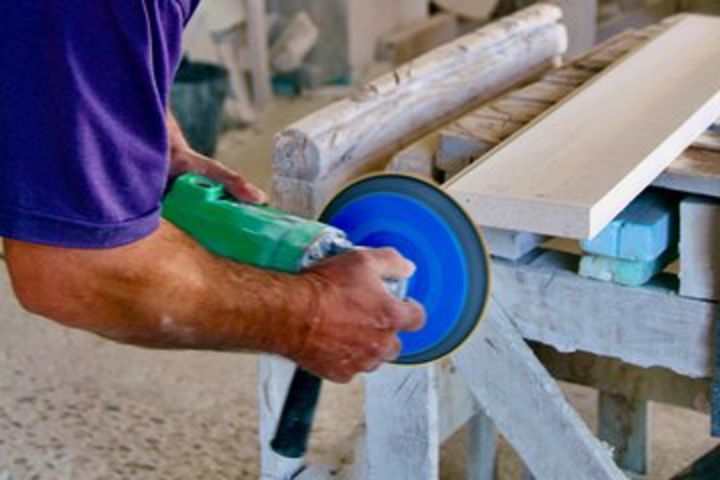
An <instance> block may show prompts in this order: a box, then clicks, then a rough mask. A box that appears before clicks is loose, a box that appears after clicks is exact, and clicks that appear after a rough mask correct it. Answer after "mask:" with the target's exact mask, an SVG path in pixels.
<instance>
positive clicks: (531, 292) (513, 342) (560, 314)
mask: <svg viewBox="0 0 720 480" xmlns="http://www.w3.org/2000/svg"><path fill="white" fill-rule="evenodd" d="M662 28H663V27H661V26H660V27H653V28H650V29H648V30H645V31H642V32H631V33H628V34H624V35H621V36H619V37H617V38H616V39H615V40H614V41H611V42H610V43H609V44H608V45H606V46H605V47H603V48H601V49H599V50H597V51H595V52H592V53H591V54H590V55H588V56H586V57H584V58H583V59H580V60H579V61H576V62H573V64H570V65H568V66H566V67H563V68H560V69H558V70H555V71H551V72H550V73H548V74H547V75H546V76H544V77H543V78H542V79H541V80H539V81H538V82H536V83H534V84H532V85H530V86H528V87H524V88H523V89H520V90H517V91H516V92H511V93H508V94H507V95H506V96H504V97H502V98H501V99H499V100H495V101H493V102H489V103H488V104H487V110H485V112H483V111H482V109H479V110H477V112H479V114H478V115H476V118H480V121H479V124H481V125H483V126H485V127H487V128H486V130H485V131H483V132H482V134H481V135H477V134H474V135H471V136H470V138H469V140H470V141H471V143H472V142H475V143H472V146H473V148H480V149H481V151H479V152H478V151H472V154H470V155H468V154H467V152H468V150H467V145H468V143H467V142H466V143H463V145H462V146H463V149H461V150H462V152H463V153H464V154H465V158H462V157H460V158H450V159H449V161H448V157H447V155H445V157H444V158H443V160H445V163H442V164H441V165H430V166H428V165H420V166H419V168H417V170H416V171H417V172H428V173H433V174H435V175H437V172H438V170H439V171H440V173H441V174H442V175H443V176H447V177H449V176H452V175H453V174H455V173H457V171H458V170H460V169H461V168H463V167H464V166H465V165H467V163H465V162H469V161H470V160H471V159H472V158H477V157H479V156H480V155H481V154H482V153H484V151H482V149H486V150H489V149H491V148H493V147H494V146H497V145H498V144H499V143H501V142H503V141H504V140H505V139H507V138H508V137H509V136H510V135H512V133H514V131H515V130H517V129H519V128H522V127H523V126H524V125H526V124H528V123H529V122H530V121H531V120H532V118H534V116H536V115H539V114H540V113H542V111H543V110H544V109H547V108H550V107H551V106H552V105H553V103H554V102H556V101H559V100H560V99H561V98H562V96H563V95H567V94H569V93H570V92H572V90H573V89H574V88H577V87H578V86H579V85H581V84H582V83H583V82H585V81H587V80H589V79H590V78H592V76H593V75H595V74H597V73H598V72H600V71H602V70H603V69H604V68H606V67H607V66H609V65H611V64H612V63H613V62H614V61H616V60H617V59H618V58H619V57H621V56H622V55H624V54H625V53H627V52H629V51H631V50H632V49H633V48H635V47H636V46H637V45H638V44H639V43H641V42H643V41H646V40H647V39H648V38H651V37H652V36H653V35H654V34H656V33H657V32H658V31H660V30H662ZM529 92H531V93H532V94H534V95H536V94H542V95H545V94H548V92H550V95H551V96H555V97H557V98H555V99H554V100H553V101H545V100H542V99H541V101H540V103H541V104H544V106H543V108H537V103H538V102H537V99H532V98H530V99H528V93H529ZM538 92H540V93H538ZM558 92H561V93H562V94H559V93H558ZM513 94H517V96H516V99H524V100H525V101H527V102H526V104H527V103H529V104H534V106H533V107H532V108H533V112H532V113H528V110H527V109H522V108H521V109H520V111H505V110H502V109H498V108H497V104H495V102H498V101H502V100H503V99H507V98H508V96H509V97H510V98H512V95H513ZM511 103H512V102H511ZM520 103H522V102H519V103H518V102H515V103H514V104H515V105H518V104H520ZM506 104H507V102H506ZM484 113H489V115H487V116H486V117H483V115H484ZM498 113H500V115H498ZM470 115H473V114H470ZM460 122H462V119H461V120H460ZM452 127H453V126H452V125H451V126H450V127H448V128H450V130H452ZM460 130H461V131H462V133H463V134H465V133H467V129H462V128H461V129H460ZM476 133H477V132H476ZM442 134H443V131H442V130H441V131H440V132H437V133H434V134H431V135H429V136H427V137H425V138H424V139H423V142H424V145H432V148H439V146H440V144H441V142H438V141H436V140H432V138H431V137H432V135H442ZM429 138H430V140H432V141H428V139H429ZM466 140H467V139H466ZM423 148H424V147H423ZM486 150H485V151H486ZM437 153H438V152H433V154H432V155H430V156H426V157H423V158H430V159H431V161H435V160H436V159H439V158H441V156H440V155H439V154H437ZM445 153H447V152H445ZM421 157H422V155H421ZM408 158H410V157H408ZM409 163H413V162H412V161H410V162H409ZM414 166H415V167H418V164H417V163H415V164H414ZM401 167H402V166H401ZM393 168H398V164H397V163H396V162H394V164H393ZM400 169H402V170H413V168H400ZM655 185H656V186H659V187H663V188H669V189H673V190H676V191H682V192H689V193H695V194H702V195H711V196H716V197H720V153H717V152H709V151H707V150H701V149H696V148H691V149H689V150H688V151H686V152H685V153H684V154H683V155H682V156H681V157H680V158H678V160H676V162H674V163H673V165H672V166H671V167H670V168H669V169H668V170H667V171H666V172H665V173H664V174H663V175H662V176H661V177H659V178H658V180H657V181H656V182H655ZM577 261H578V257H577V256H575V255H572V254H567V253H560V252H555V251H545V250H543V249H537V250H535V251H533V252H530V253H529V254H527V255H524V256H522V257H521V258H519V259H517V260H503V259H499V258H496V259H494V261H493V274H494V280H493V282H494V284H493V295H492V300H491V302H490V306H489V309H488V312H487V315H486V317H485V319H484V321H483V322H482V325H481V327H480V328H479V330H478V331H477V332H476V334H475V335H474V336H473V338H472V339H471V340H470V341H469V342H468V343H467V344H466V345H465V346H464V347H463V348H462V349H460V350H459V351H458V352H457V353H456V354H455V355H454V356H453V357H452V358H451V359H449V360H447V361H443V362H439V363H437V364H433V365H429V366H426V367H422V368H413V369H407V368H398V367H394V366H385V367H383V368H382V369H381V370H380V371H379V372H377V373H376V374H373V375H370V376H368V377H367V380H366V431H365V433H364V436H363V438H361V439H360V442H359V445H360V448H359V451H358V454H357V455H358V457H357V458H356V465H355V466H354V468H352V469H351V472H346V473H348V475H349V476H350V477H352V478H358V479H359V478H371V479H387V478H393V479H413V480H415V479H419V480H424V479H428V480H429V479H436V478H438V475H439V450H440V445H441V444H442V442H443V441H444V440H445V439H447V438H448V437H449V436H450V435H452V434H453V433H454V432H455V431H457V429H458V428H460V427H461V426H463V425H465V424H466V423H468V422H470V425H471V435H470V445H469V448H470V451H471V452H472V455H470V461H469V462H470V463H469V470H468V471H469V478H472V479H474V480H490V479H492V478H493V472H494V457H495V431H496V429H497V430H498V431H499V432H500V433H502V434H503V436H504V437H505V438H506V439H507V440H508V441H509V442H510V444H511V445H512V446H513V447H514V448H515V450H516V451H517V452H518V453H519V455H520V456H521V458H522V460H523V462H524V463H525V464H526V466H527V468H528V470H529V471H531V472H532V474H533V475H535V476H536V477H537V478H541V479H552V480H562V479H568V480H577V479H586V478H587V479H593V480H595V479H597V480H603V479H621V478H626V474H625V473H624V472H623V470H629V471H634V472H638V473H642V472H644V471H645V470H646V469H647V467H648V464H649V453H648V452H649V449H648V441H647V437H646V429H647V422H648V410H647V402H648V401H659V402H664V403H670V404H675V405H680V406H683V407H688V408H694V409H698V410H701V411H706V410H707V408H708V403H709V401H708V393H709V378H710V377H711V375H712V374H713V363H714V362H713V357H712V355H713V348H712V344H711V341H712V338H713V334H712V332H713V328H714V327H713V324H714V321H715V319H716V318H717V315H718V304H717V303H716V302H712V301H706V300H697V299H691V298H685V297H682V296H679V295H678V294H677V279H676V278H673V277H672V276H661V277H659V278H657V279H656V280H655V281H653V283H651V284H650V285H646V286H643V287H636V288H630V287H623V286H620V285H616V284H612V283H606V282H598V281H594V280H589V279H585V278H581V277H579V276H578V275H576V273H575V272H576V271H577ZM528 342H530V343H529V344H528ZM560 352H565V353H560ZM290 372H291V370H290V368H289V367H288V366H287V365H285V364H283V363H282V362H278V361H271V360H266V361H264V362H263V364H262V366H261V371H260V389H261V392H260V393H261V399H262V401H263V402H264V407H266V408H265V409H264V414H265V418H264V421H263V422H262V423H261V434H262V436H264V439H267V438H269V436H270V435H271V434H272V433H271V432H272V428H273V426H274V421H273V416H276V415H277V412H276V411H275V412H273V408H274V409H277V405H279V403H281V402H282V398H283V395H284V388H285V385H286V384H287V380H288V378H289V374H290ZM555 379H561V380H567V381H572V382H576V383H581V384H586V385H591V386H594V387H596V388H598V389H599V390H600V391H601V395H600V418H601V425H600V429H599V436H600V437H601V439H602V440H603V441H604V442H601V441H599V440H598V438H596V437H595V436H594V435H593V434H592V433H591V432H590V430H589V428H588V427H587V426H586V425H585V423H584V422H583V421H582V420H581V419H580V417H579V416H578V415H577V413H576V412H575V411H574V410H573V409H572V407H571V406H570V405H569V404H568V403H567V401H566V399H565V398H564V396H563V394H562V392H561V391H560V389H559V387H558V386H557V384H556V381H555ZM261 407H263V405H261ZM549 439H551V441H550V440H549ZM605 442H606V443H605ZM608 444H610V445H612V446H613V447H614V450H615V454H614V455H613V453H612V452H611V450H610V448H608ZM616 462H617V463H616ZM298 465H299V464H297V463H296V464H282V462H280V461H279V459H277V458H276V457H273V456H272V454H271V453H270V452H268V451H267V449H265V451H264V467H263V468H264V472H266V473H268V474H269V475H275V474H276V472H282V471H285V472H289V471H293V469H297V467H298ZM306 475H308V476H307V478H322V474H321V473H318V472H317V471H312V470H307V471H306ZM328 475H329V474H328ZM280 476H282V474H280ZM268 478H270V476H268Z"/></svg>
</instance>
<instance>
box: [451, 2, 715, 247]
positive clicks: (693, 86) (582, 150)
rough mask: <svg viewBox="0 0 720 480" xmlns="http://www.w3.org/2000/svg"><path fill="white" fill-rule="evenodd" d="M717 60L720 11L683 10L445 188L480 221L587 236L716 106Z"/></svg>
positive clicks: (603, 223)
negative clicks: (712, 13) (707, 14)
mask: <svg viewBox="0 0 720 480" xmlns="http://www.w3.org/2000/svg"><path fill="white" fill-rule="evenodd" d="M719 61H720V19H717V18H714V17H702V16H692V15H689V16H686V17H684V18H683V19H682V20H680V21H678V22H677V23H675V24H674V25H672V26H671V27H669V28H668V29H667V30H666V31H665V32H663V33H661V34H660V35H658V36H657V37H656V38H654V39H653V40H651V41H650V42H648V43H647V44H645V45H643V46H642V47H640V48H639V49H637V50H636V51H635V52H633V53H631V54H630V55H628V56H627V57H626V58H625V59H624V60H622V61H621V62H620V63H618V64H617V65H616V66H614V67H613V68H611V69H609V70H608V71H606V72H605V73H603V74H601V75H600V76H599V77H598V78H596V79H595V80H594V81H593V82H591V83H590V84H589V85H588V86H586V87H585V88H582V89H581V90H580V91H579V92H577V93H576V94H575V95H573V96H572V97H570V98H568V99H567V100H566V101H565V102H563V103H562V104H561V105H559V106H558V107H556V108H555V109H553V110H551V111H550V112H548V113H547V114H545V115H544V116H542V117H541V118H540V119H538V120H537V121H536V122H535V123H534V124H533V125H532V127H531V128H527V129H525V130H523V131H522V132H520V133H519V134H518V135H517V136H515V137H514V139H513V140H512V141H509V142H507V143H506V144H505V145H502V146H500V147H499V148H497V149H495V150H494V151H493V152H491V153H490V154H489V155H488V157H487V158H486V159H485V160H484V161H483V162H479V163H478V164H476V165H475V166H474V167H471V168H469V169H468V170H467V171H466V172H464V173H463V174H462V175H461V177H460V178H459V179H457V180H452V181H451V183H450V186H449V192H450V193H451V194H453V195H454V196H455V197H456V198H458V199H459V201H461V202H462V203H463V204H464V205H465V207H466V208H467V209H468V212H469V213H470V215H471V216H472V217H473V218H474V219H475V220H476V222H477V223H479V224H481V225H487V226H491V227H498V228H506V229H511V230H521V231H530V232H535V233H545V234H549V235H557V236H563V237H572V238H590V237H592V236H594V235H595V234H597V233H598V232H599V231H600V230H602V228H604V227H605V226H606V225H607V224H608V223H609V222H610V221H611V220H612V219H613V218H614V217H615V216H616V215H617V214H618V213H620V211H621V210H622V209H623V208H624V207H625V206H627V205H628V204H629V203H630V202H631V201H632V199H633V198H635V197H636V196H637V195H638V194H639V193H640V192H641V191H642V190H643V189H644V188H645V187H647V186H648V185H649V184H651V183H652V181H653V180H654V179H655V178H656V177H657V176H659V175H660V174H661V173H662V171H663V170H664V169H665V168H666V167H667V166H668V165H669V164H670V163H671V162H672V161H673V160H674V159H675V158H676V157H677V156H678V155H680V153H681V152H682V151H683V150H684V149H685V148H687V147H688V146H689V145H690V144H691V143H692V142H693V140H694V139H695V138H697V136H699V135H700V134H701V133H702V132H703V131H705V130H706V129H707V128H708V127H709V126H710V125H711V124H712V123H713V122H714V121H715V119H716V118H717V117H718V116H719V115H720V77H719V76H718V75H717V74H716V73H717V71H716V70H717V69H716V68H715V66H716V65H717V64H718V62H719ZM668 71H673V72H675V74H674V75H667V74H663V75H658V73H657V72H668ZM679 85H681V87H679ZM679 92H680V93H681V94H680V93H679ZM630 129H637V130H636V133H635V134H633V135H628V134H627V132H628V130H630ZM569 139H572V141H569ZM520 172H521V173H520Z"/></svg>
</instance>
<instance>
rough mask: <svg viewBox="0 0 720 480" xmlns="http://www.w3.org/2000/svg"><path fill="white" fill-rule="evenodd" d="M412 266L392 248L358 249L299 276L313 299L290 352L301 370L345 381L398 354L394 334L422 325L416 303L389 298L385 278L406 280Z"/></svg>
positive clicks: (341, 381)
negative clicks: (310, 311)
mask: <svg viewBox="0 0 720 480" xmlns="http://www.w3.org/2000/svg"><path fill="white" fill-rule="evenodd" d="M414 270H415V267H414V265H413V264H412V263H410V262H409V261H407V260H405V259H403V258H402V257H401V256H400V255H399V254H398V253H397V252H396V251H395V250H392V249H378V250H359V251H355V252H350V253H347V254H344V255H340V256H337V257H334V258H331V259H329V260H327V261H325V262H323V263H321V264H320V265H317V266H316V267H314V268H311V269H309V270H308V271H306V272H305V273H303V274H302V275H301V276H300V277H301V279H302V280H303V281H304V282H306V283H307V284H308V285H309V286H310V291H311V292H312V295H313V296H314V298H315V299H316V304H315V309H314V310H315V314H314V315H313V316H311V317H310V318H307V319H306V329H307V330H306V333H305V335H303V336H302V337H301V338H302V339H303V341H302V343H301V345H300V346H299V348H298V349H297V350H296V351H295V352H291V353H290V354H289V356H290V357H291V358H292V359H293V360H294V361H296V362H297V363H298V364H300V366H302V367H303V368H305V369H307V370H309V371H311V372H313V373H316V374H318V375H320V376H321V377H324V378H327V379H329V380H332V381H335V382H339V383H346V382H349V381H350V380H351V379H352V378H353V376H355V375H356V374H358V373H361V372H371V371H373V370H375V369H377V368H378V367H379V366H380V365H381V364H382V363H383V362H386V361H392V360H395V359H396V358H397V357H398V354H399V353H400V348H401V345H400V341H399V340H398V338H397V333H398V332H408V331H416V330H418V329H420V328H421V327H422V326H423V323H424V312H423V309H422V307H420V306H419V305H418V304H417V303H416V302H414V301H406V302H403V301H399V300H397V299H395V298H394V297H392V296H391V295H390V294H389V293H388V292H387V290H386V289H385V286H384V284H383V282H382V279H383V278H396V279H404V278H408V277H410V276H411V275H412V273H413V272H414Z"/></svg>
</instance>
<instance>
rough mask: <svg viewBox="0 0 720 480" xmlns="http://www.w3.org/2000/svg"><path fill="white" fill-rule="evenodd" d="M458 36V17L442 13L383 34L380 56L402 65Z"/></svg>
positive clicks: (380, 43) (380, 41)
mask: <svg viewBox="0 0 720 480" xmlns="http://www.w3.org/2000/svg"><path fill="white" fill-rule="evenodd" d="M457 36H458V21H457V18H456V17H455V16H454V15H451V14H449V13H440V14H437V15H433V16H431V17H429V18H427V19H425V20H422V21H420V22H416V23H413V24H411V25H409V26H407V27H405V28H401V29H398V30H395V31H393V32H390V33H388V34H385V35H383V36H381V37H380V39H379V45H378V58H379V59H380V60H383V61H386V62H390V63H392V64H393V65H395V66H398V65H402V64H403V63H407V62H409V61H411V60H413V59H414V58H416V57H418V56H420V55H422V54H423V53H425V52H428V51H430V50H432V49H433V48H436V47H439V46H440V45H443V44H445V43H448V42H450V41H451V40H453V39H454V38H455V37H457Z"/></svg>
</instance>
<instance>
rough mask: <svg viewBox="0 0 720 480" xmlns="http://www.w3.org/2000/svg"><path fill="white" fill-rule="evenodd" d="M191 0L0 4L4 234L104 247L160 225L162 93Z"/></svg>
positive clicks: (164, 161) (0, 220) (0, 221)
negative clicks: (0, 8)
mask: <svg viewBox="0 0 720 480" xmlns="http://www.w3.org/2000/svg"><path fill="white" fill-rule="evenodd" d="M198 2H199V0H92V1H89V0H20V1H13V2H7V4H6V5H3V9H2V14H0V32H2V36H1V40H0V236H4V237H7V238H13V239H18V240H24V241H28V242H35V243H43V244H50V245H59V246H66V247H81V248H105V247H113V246H118V245H122V244H126V243H130V242H133V241H135V240H137V239H139V238H142V237H143V236H145V235H148V234H150V233H151V232H152V231H154V230H155V229H156V228H157V226H158V224H159V215H160V201H161V197H162V193H163V191H164V189H165V184H166V180H167V173H168V164H169V163H168V137H167V131H166V126H165V112H166V109H167V100H168V95H169V89H170V86H171V83H172V79H173V76H174V73H175V69H176V67H177V65H178V63H179V59H180V55H181V34H182V30H183V27H184V26H185V23H186V22H187V20H188V19H189V17H190V15H191V13H192V11H193V10H194V9H195V7H196V6H197V3H198Z"/></svg>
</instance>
